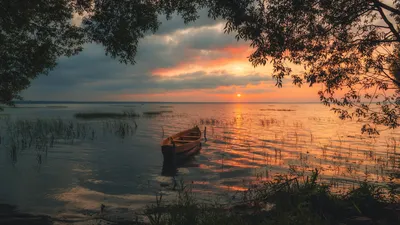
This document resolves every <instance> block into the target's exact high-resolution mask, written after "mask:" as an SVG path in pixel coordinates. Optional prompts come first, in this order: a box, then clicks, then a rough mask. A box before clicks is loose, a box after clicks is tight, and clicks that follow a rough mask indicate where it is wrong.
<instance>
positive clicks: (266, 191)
mask: <svg viewBox="0 0 400 225" xmlns="http://www.w3.org/2000/svg"><path fill="white" fill-rule="evenodd" d="M317 180H318V171H313V173H312V175H311V176H302V177H294V178H293V177H290V176H277V177H276V178H275V179H274V180H273V181H268V182H264V183H261V184H260V185H258V186H255V187H252V188H250V189H248V190H247V191H245V192H241V193H240V195H241V197H237V198H238V199H235V198H232V202H230V203H218V202H215V203H204V201H203V200H202V199H199V198H197V197H196V196H195V194H194V193H193V192H192V190H191V186H190V185H184V184H183V183H182V184H181V185H178V186H179V188H178V189H179V190H178V194H177V198H176V199H175V200H174V201H165V200H164V199H163V196H162V195H160V194H159V195H157V196H156V200H157V201H156V203H155V204H153V205H149V206H147V207H146V209H145V210H144V212H143V213H142V214H141V216H143V219H140V218H139V217H138V216H135V218H132V219H129V220H118V221H116V220H112V219H109V218H111V217H109V216H105V215H104V216H102V215H101V213H99V215H98V216H93V217H91V218H88V219H87V220H80V221H74V220H67V219H65V220H60V219H57V218H54V219H53V218H48V217H45V216H31V215H26V214H19V213H16V212H15V211H14V210H11V211H10V210H9V212H8V211H5V210H7V207H3V208H0V210H1V211H0V223H1V224H40V222H44V224H52V222H65V223H74V222H85V223H86V222H87V224H104V223H106V224H150V225H197V224H198V225H225V224H226V225H253V224H254V225H255V224H277V225H289V224H299V225H300V224H315V225H320V224H321V225H330V224H338V225H339V224H340V225H344V224H347V225H359V224H377V225H378V224H379V225H392V224H393V225H398V224H400V195H399V193H398V192H397V191H398V189H397V191H396V188H398V186H397V187H396V184H394V183H393V182H390V183H389V184H388V185H386V186H375V185H372V184H368V183H366V182H363V183H361V184H359V185H358V186H357V187H353V188H351V189H350V190H348V191H338V190H334V189H332V187H331V186H328V185H325V184H321V183H319V182H317ZM333 190H334V191H333ZM8 209H9V208H8ZM18 215H19V217H18ZM136 215H138V214H136ZM38 222H39V223H38ZM103 222H104V223H103Z"/></svg>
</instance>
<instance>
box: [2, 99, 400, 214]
mask: <svg viewBox="0 0 400 225" xmlns="http://www.w3.org/2000/svg"><path fill="white" fill-rule="evenodd" d="M21 106H22V107H26V108H18V109H6V110H5V111H4V112H3V113H2V114H7V115H3V117H7V118H9V119H10V120H19V119H29V120H31V119H32V120H34V119H37V118H43V119H48V118H62V119H65V120H75V119H74V117H73V115H74V113H76V112H121V111H124V110H135V112H138V113H141V112H144V111H152V110H153V111H154V110H172V111H173V113H166V114H164V116H159V117H155V118H137V119H136V123H137V125H138V128H137V129H136V131H135V132H134V133H133V134H130V135H128V136H126V137H125V138H123V139H121V138H119V137H117V136H115V135H111V134H108V133H105V132H102V126H103V125H102V124H103V123H104V121H100V120H95V121H89V122H87V123H89V124H90V126H92V127H94V129H97V130H96V134H95V136H94V140H75V141H74V143H73V144H70V143H64V142H62V141H60V142H58V143H56V144H55V145H54V147H53V148H50V149H49V150H48V154H47V156H44V157H43V159H42V163H41V165H38V160H37V156H36V154H35V150H33V149H32V150H30V149H28V150H24V151H19V152H18V160H17V162H16V163H13V162H12V157H11V156H10V150H9V146H7V144H6V141H5V139H6V137H7V133H5V130H4V129H5V126H6V122H5V121H6V120H5V119H3V122H2V126H3V128H2V133H1V136H2V137H3V143H2V145H1V148H0V177H1V181H2V182H1V187H0V203H8V204H15V205H18V206H19V207H20V208H21V209H22V210H26V211H29V212H35V213H46V214H50V215H55V216H66V215H83V214H85V213H86V212H91V211H94V210H98V209H99V207H100V204H101V203H104V204H105V205H106V206H107V209H108V210H109V211H113V212H129V211H131V210H132V209H136V208H140V207H142V206H143V205H144V204H147V203H149V202H152V201H154V199H155V197H154V194H155V193H156V192H157V191H160V190H163V191H164V192H165V193H166V194H168V193H172V191H171V186H172V178H171V177H167V176H162V175H161V172H162V163H163V158H162V154H161V152H160V145H159V143H160V141H161V140H162V139H163V134H164V137H165V136H168V135H172V134H174V133H176V132H178V131H181V130H183V129H186V128H190V127H192V126H193V125H195V124H197V125H199V126H200V127H201V129H204V126H207V138H208V141H207V142H206V143H204V144H203V149H202V151H201V153H200V154H199V155H197V156H196V157H195V158H194V159H193V160H191V161H189V162H188V163H186V164H185V165H184V166H183V167H182V168H179V171H178V174H177V175H176V176H177V177H176V180H179V179H183V180H185V181H187V182H192V183H193V184H194V190H195V191H196V192H198V193H200V194H203V195H212V196H214V195H218V196H219V195H223V194H226V193H227V191H230V192H234V191H240V190H246V189H247V188H248V187H249V185H251V184H252V183H255V182H257V181H258V180H261V179H263V180H265V179H271V178H272V177H273V175H274V174H276V173H287V172H288V171H289V170H291V171H297V172H301V171H303V170H310V169H312V168H319V169H320V170H321V171H322V174H323V178H324V179H326V180H327V181H328V182H334V183H340V184H343V183H349V182H351V181H357V180H364V179H368V180H370V181H374V182H386V181H388V174H389V173H390V172H391V171H393V170H397V169H398V167H399V163H400V162H399V158H400V156H399V152H400V150H398V149H397V143H400V132H399V130H394V131H393V130H390V131H385V132H382V133H381V135H380V136H379V137H376V138H370V137H368V136H363V135H361V134H360V127H361V124H357V123H355V122H349V121H341V120H339V119H337V117H336V116H335V115H334V114H333V113H332V112H330V111H329V109H328V108H327V107H324V106H322V105H320V104H164V105H162V104H144V105H142V104H126V103H124V104H122V103H121V104H113V105H111V104H63V105H62V106H64V107H62V108H61V107H60V108H57V107H52V108H49V107H48V105H21ZM52 106H60V105H52ZM160 106H161V107H160ZM166 106H167V107H166ZM28 107H35V108H28ZM80 122H82V121H80ZM83 122H84V121H83ZM128 122H129V123H132V124H133V121H132V119H130V120H128ZM397 182H399V181H398V180H397Z"/></svg>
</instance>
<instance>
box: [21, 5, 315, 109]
mask: <svg viewBox="0 0 400 225" xmlns="http://www.w3.org/2000/svg"><path fill="white" fill-rule="evenodd" d="M160 20H161V22H162V25H161V26H160V28H159V30H158V31H157V32H156V33H155V34H149V35H148V36H146V37H145V38H143V39H141V40H140V42H139V49H138V52H137V56H136V64H135V65H125V64H120V63H119V62H118V60H115V59H112V58H110V57H108V56H105V52H104V47H103V46H101V45H97V44H87V45H85V49H84V50H83V52H81V53H80V54H79V55H77V56H73V57H70V58H60V59H59V62H58V66H57V67H56V68H55V69H54V70H53V71H52V72H50V74H49V75H48V76H40V77H39V78H37V79H36V80H34V81H33V82H32V84H31V87H29V88H28V89H27V90H26V91H24V92H23V93H22V96H23V97H24V99H25V100H43V101H165V102H314V101H318V99H319V98H318V95H317V92H318V90H319V88H320V87H313V88H309V87H307V86H304V87H302V88H298V87H295V86H293V85H292V84H291V80H290V79H289V78H288V79H287V80H286V81H285V82H284V87H283V88H278V87H276V86H275V81H274V80H273V79H272V76H271V73H272V65H268V64H267V65H266V66H258V67H256V68H254V67H253V66H252V64H251V63H250V62H249V61H248V58H247V57H248V56H250V54H251V53H252V51H253V49H251V48H250V47H249V43H246V42H244V41H237V40H236V39H235V37H234V36H235V34H234V33H233V34H226V33H224V31H223V28H224V25H225V23H224V21H221V20H217V21H215V20H212V19H210V18H208V17H207V16H206V11H201V12H200V18H199V19H198V20H197V21H196V22H192V23H190V24H186V25H185V24H184V22H183V20H182V19H181V18H180V17H179V16H174V17H173V18H172V19H171V20H166V19H165V17H162V18H160ZM239 93H240V94H241V97H238V96H237V95H238V94H239Z"/></svg>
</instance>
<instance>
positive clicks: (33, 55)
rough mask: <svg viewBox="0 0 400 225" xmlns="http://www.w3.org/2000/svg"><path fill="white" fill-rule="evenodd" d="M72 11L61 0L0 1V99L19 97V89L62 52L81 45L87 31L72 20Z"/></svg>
mask: <svg viewBox="0 0 400 225" xmlns="http://www.w3.org/2000/svg"><path fill="white" fill-rule="evenodd" d="M73 12H74V10H73V8H72V7H71V6H69V5H68V4H67V2H66V1H62V0H32V1H30V0H1V1H0V103H5V104H12V101H13V100H14V99H20V96H19V95H18V94H19V93H20V91H22V90H24V89H26V88H27V87H28V86H29V85H30V82H31V80H32V79H34V78H36V77H37V76H38V75H40V74H47V73H48V72H49V71H50V70H51V69H53V68H54V67H55V66H56V61H57V59H58V58H59V57H60V56H71V55H74V54H76V53H78V52H79V51H80V50H81V49H82V47H81V46H82V44H83V43H84V41H85V39H84V35H83V34H84V33H83V29H82V28H80V27H77V26H74V25H73V24H71V19H72V16H73Z"/></svg>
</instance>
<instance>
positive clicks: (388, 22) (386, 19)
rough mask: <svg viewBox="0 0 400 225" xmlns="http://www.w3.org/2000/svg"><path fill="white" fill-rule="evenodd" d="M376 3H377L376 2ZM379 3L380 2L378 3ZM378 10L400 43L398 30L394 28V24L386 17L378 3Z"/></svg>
mask: <svg viewBox="0 0 400 225" xmlns="http://www.w3.org/2000/svg"><path fill="white" fill-rule="evenodd" d="M374 2H375V1H374ZM377 2H379V1H377ZM375 6H376V9H377V10H378V12H379V14H381V16H382V19H383V20H384V21H385V23H386V24H387V25H388V26H389V28H390V30H391V31H392V33H393V35H394V36H396V39H397V41H400V34H399V32H398V31H397V30H396V28H395V27H394V26H393V24H392V23H391V22H390V21H389V19H388V18H387V17H386V15H385V13H384V12H383V10H382V8H381V6H379V4H378V3H375ZM399 15H400V14H399Z"/></svg>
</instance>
